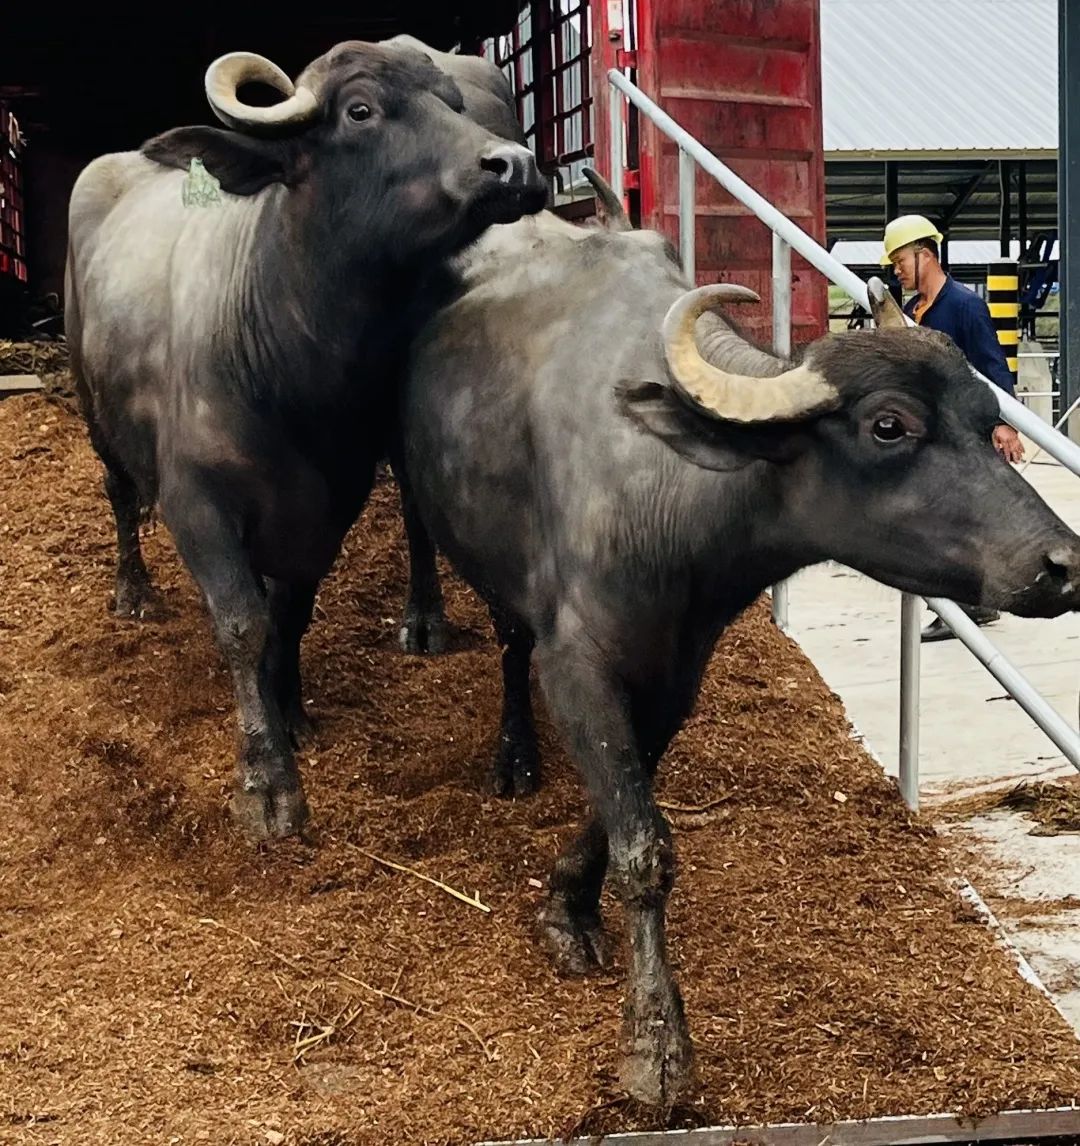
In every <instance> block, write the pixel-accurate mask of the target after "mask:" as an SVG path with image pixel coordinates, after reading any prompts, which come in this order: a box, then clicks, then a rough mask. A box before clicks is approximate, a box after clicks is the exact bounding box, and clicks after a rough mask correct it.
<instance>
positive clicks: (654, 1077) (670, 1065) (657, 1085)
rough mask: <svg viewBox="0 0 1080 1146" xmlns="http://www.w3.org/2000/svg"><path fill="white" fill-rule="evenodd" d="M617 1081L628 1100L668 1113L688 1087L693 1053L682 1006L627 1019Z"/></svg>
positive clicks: (691, 1076) (690, 1079)
mask: <svg viewBox="0 0 1080 1146" xmlns="http://www.w3.org/2000/svg"><path fill="white" fill-rule="evenodd" d="M625 1037H626V1043H625V1044H624V1045H625V1046H627V1047H628V1050H627V1053H626V1054H625V1056H624V1058H623V1060H622V1063H621V1064H620V1066H619V1082H620V1084H621V1085H622V1087H623V1088H624V1089H625V1090H626V1092H627V1094H629V1095H630V1097H631V1098H635V1099H637V1101H638V1102H641V1103H644V1104H645V1105H646V1106H652V1107H656V1108H661V1109H666V1110H670V1109H671V1107H672V1106H674V1105H675V1103H676V1102H678V1101H679V1099H680V1098H682V1097H683V1096H684V1095H685V1094H686V1092H687V1090H688V1089H689V1087H690V1084H691V1082H692V1080H693V1073H694V1054H693V1049H692V1047H691V1044H690V1034H689V1031H688V1030H687V1027H686V1019H685V1017H684V1015H683V1011H682V1007H681V1006H679V1005H673V1006H671V1007H669V1008H667V1014H666V1015H663V1014H662V1013H661V1012H653V1013H652V1014H651V1015H650V1016H648V1017H644V1016H643V1017H637V1018H633V1019H630V1020H629V1021H628V1024H627V1034H626V1036H625Z"/></svg>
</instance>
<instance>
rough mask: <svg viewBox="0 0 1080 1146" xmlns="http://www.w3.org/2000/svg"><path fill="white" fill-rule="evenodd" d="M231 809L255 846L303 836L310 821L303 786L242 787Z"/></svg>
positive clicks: (237, 792)
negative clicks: (305, 825)
mask: <svg viewBox="0 0 1080 1146" xmlns="http://www.w3.org/2000/svg"><path fill="white" fill-rule="evenodd" d="M229 809H230V811H231V812H232V814H233V818H234V819H235V820H236V822H237V824H239V826H240V828H241V830H242V831H243V832H244V834H245V835H246V836H247V837H248V838H249V839H250V840H252V841H253V842H255V843H260V842H262V841H263V840H283V839H287V838H288V837H289V836H296V835H299V834H300V832H301V830H302V828H303V827H304V824H305V823H306V822H307V818H308V806H307V800H305V799H304V792H303V789H302V788H299V787H297V788H242V787H238V788H237V789H236V790H235V791H234V792H233V796H232V800H231V801H230V804H229Z"/></svg>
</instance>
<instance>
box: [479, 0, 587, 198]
mask: <svg viewBox="0 0 1080 1146" xmlns="http://www.w3.org/2000/svg"><path fill="white" fill-rule="evenodd" d="M591 45H592V21H591V15H590V11H589V2H588V0H532V3H530V4H528V5H527V6H524V7H523V8H522V9H521V12H520V13H519V16H518V20H517V23H516V25H515V26H514V29H513V31H512V32H510V33H508V34H507V35H504V36H498V37H495V38H493V39H490V40H487V41H486V42H485V43H484V55H485V56H486V57H487V58H488V59H490V60H493V61H494V62H495V63H496V64H498V65H499V67H500V68H501V69H502V72H503V74H504V75H505V76H506V78H507V79H508V80H509V82H510V86H511V87H512V88H513V91H514V97H515V100H516V101H517V111H518V118H519V119H520V121H521V124H522V126H523V127H524V129H525V134H526V138H527V139H528V142H529V144H530V146H531V147H532V148H533V150H534V152H535V154H536V157H537V160H538V162H539V163H540V166H541V168H542V169H543V170H544V171H545V172H546V173H548V174H549V175H552V176H554V177H555V179H556V181H557V190H558V191H560V192H568V191H569V190H570V189H571V188H572V187H573V186H574V185H575V184H579V183H581V182H582V180H581V168H582V167H583V166H584V164H585V161H586V160H587V159H588V158H590V157H591V156H592V154H593V91H592V83H591V78H590V74H589V57H590V51H591ZM586 186H587V184H586ZM590 194H591V192H590Z"/></svg>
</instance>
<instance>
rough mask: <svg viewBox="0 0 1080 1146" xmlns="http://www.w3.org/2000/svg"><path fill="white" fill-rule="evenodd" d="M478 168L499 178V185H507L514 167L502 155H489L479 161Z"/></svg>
mask: <svg viewBox="0 0 1080 1146" xmlns="http://www.w3.org/2000/svg"><path fill="white" fill-rule="evenodd" d="M480 166H481V167H482V168H483V170H485V171H490V172H491V173H492V175H497V176H498V177H499V182H500V183H509V182H510V177H511V175H512V174H513V172H514V165H513V163H511V162H510V160H509V159H507V158H506V157H505V156H504V155H490V156H487V157H486V158H484V159H481V160H480Z"/></svg>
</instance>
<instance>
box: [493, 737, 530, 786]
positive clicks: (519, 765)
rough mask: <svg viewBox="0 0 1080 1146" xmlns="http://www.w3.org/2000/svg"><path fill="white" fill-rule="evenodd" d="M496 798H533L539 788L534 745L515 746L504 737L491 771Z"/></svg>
mask: <svg viewBox="0 0 1080 1146" xmlns="http://www.w3.org/2000/svg"><path fill="white" fill-rule="evenodd" d="M491 787H492V791H494V793H495V795H496V796H500V797H502V798H503V799H509V798H510V797H512V796H533V795H535V794H536V793H537V791H538V790H539V788H540V753H539V752H537V750H536V745H535V744H516V743H514V742H513V741H512V740H510V739H508V738H506V737H504V738H503V739H502V741H501V742H500V744H499V751H498V754H497V755H496V757H495V767H494V769H493V770H492V783H491Z"/></svg>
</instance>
